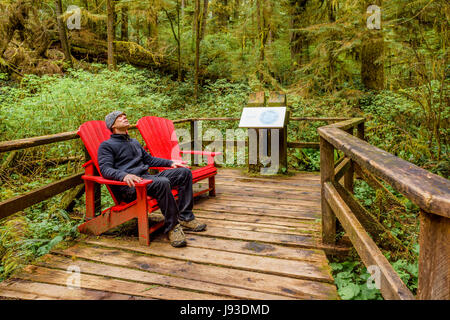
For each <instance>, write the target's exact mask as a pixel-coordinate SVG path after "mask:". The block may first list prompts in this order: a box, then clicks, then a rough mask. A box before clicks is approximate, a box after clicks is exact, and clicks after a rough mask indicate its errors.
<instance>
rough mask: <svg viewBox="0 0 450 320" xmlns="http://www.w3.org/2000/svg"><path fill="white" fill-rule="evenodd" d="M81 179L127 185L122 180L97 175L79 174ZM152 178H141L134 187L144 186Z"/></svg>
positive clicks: (150, 181)
mask: <svg viewBox="0 0 450 320" xmlns="http://www.w3.org/2000/svg"><path fill="white" fill-rule="evenodd" d="M81 179H83V180H87V181H92V182H96V183H100V184H108V185H115V186H128V184H127V183H126V182H123V181H116V180H108V179H105V178H102V177H99V176H86V175H83V176H81ZM152 182H153V180H143V181H142V182H135V186H136V187H145V186H146V185H149V184H150V183H152Z"/></svg>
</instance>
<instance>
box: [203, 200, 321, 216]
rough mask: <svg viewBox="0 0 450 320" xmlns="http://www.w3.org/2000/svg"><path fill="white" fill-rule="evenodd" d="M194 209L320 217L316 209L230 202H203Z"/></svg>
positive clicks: (263, 214)
mask: <svg viewBox="0 0 450 320" xmlns="http://www.w3.org/2000/svg"><path fill="white" fill-rule="evenodd" d="M195 209H200V210H204V211H215V212H232V213H241V214H251V215H258V216H269V217H279V218H284V217H287V218H297V219H305V220H317V219H320V213H319V212H318V211H316V210H314V211H313V210H308V211H302V212H300V211H297V212H295V211H284V210H277V209H269V208H267V209H256V208H250V207H242V206H237V205H233V204H232V203H230V204H228V205H224V204H215V203H213V202H211V203H205V204H201V205H197V206H195V207H194V211H195Z"/></svg>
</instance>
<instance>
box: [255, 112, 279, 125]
mask: <svg viewBox="0 0 450 320" xmlns="http://www.w3.org/2000/svg"><path fill="white" fill-rule="evenodd" d="M277 119H278V113H276V112H275V111H272V110H267V111H264V112H263V113H261V115H260V116H259V121H261V123H263V124H272V123H274V122H275V121H277Z"/></svg>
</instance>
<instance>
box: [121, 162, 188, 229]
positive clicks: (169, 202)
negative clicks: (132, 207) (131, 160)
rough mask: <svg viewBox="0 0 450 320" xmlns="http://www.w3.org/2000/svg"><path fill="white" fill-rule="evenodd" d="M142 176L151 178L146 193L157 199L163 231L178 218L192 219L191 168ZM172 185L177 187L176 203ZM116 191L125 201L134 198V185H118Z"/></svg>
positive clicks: (172, 226)
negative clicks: (162, 218) (162, 217)
mask: <svg viewBox="0 0 450 320" xmlns="http://www.w3.org/2000/svg"><path fill="white" fill-rule="evenodd" d="M142 178H144V179H147V180H153V183H151V184H149V185H148V186H147V195H149V196H151V197H152V198H155V199H156V201H158V206H159V208H160V209H161V212H162V214H163V215H164V217H165V223H164V233H167V232H169V231H170V230H172V229H173V228H174V227H175V226H176V225H177V224H178V220H182V221H191V220H193V219H194V213H193V212H192V208H193V205H194V200H193V195H194V193H193V190H192V173H191V170H189V169H187V168H176V169H169V170H165V171H162V172H160V173H158V174H156V175H142ZM174 187H177V189H178V203H177V201H176V200H175V198H174V197H173V194H172V189H173V188H174ZM117 191H118V192H119V193H121V194H120V197H119V198H121V199H123V201H125V202H131V201H134V200H136V189H135V188H134V187H128V186H120V188H118V190H117Z"/></svg>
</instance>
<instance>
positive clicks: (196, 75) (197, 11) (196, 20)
mask: <svg viewBox="0 0 450 320" xmlns="http://www.w3.org/2000/svg"><path fill="white" fill-rule="evenodd" d="M194 26H195V62H194V99H195V100H197V99H198V78H199V67H200V0H195V10H194Z"/></svg>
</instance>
